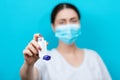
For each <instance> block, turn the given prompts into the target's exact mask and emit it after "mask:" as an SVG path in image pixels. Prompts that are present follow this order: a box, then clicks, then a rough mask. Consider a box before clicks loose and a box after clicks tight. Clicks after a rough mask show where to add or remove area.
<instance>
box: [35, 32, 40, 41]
mask: <svg viewBox="0 0 120 80" xmlns="http://www.w3.org/2000/svg"><path fill="white" fill-rule="evenodd" d="M38 37H42V35H41V34H39V33H37V34H34V37H33V40H35V41H37V40H38Z"/></svg>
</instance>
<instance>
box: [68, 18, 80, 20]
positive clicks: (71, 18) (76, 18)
mask: <svg viewBox="0 0 120 80" xmlns="http://www.w3.org/2000/svg"><path fill="white" fill-rule="evenodd" d="M73 19H78V18H77V17H72V18H70V20H73Z"/></svg>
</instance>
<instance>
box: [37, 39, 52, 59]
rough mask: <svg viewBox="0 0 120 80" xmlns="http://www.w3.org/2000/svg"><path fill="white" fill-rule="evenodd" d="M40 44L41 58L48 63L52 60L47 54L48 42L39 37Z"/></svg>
mask: <svg viewBox="0 0 120 80" xmlns="http://www.w3.org/2000/svg"><path fill="white" fill-rule="evenodd" d="M38 44H39V45H40V48H41V50H39V57H40V58H42V59H43V60H46V61H48V60H50V59H51V56H49V55H48V54H47V45H46V40H44V38H43V37H39V38H38Z"/></svg>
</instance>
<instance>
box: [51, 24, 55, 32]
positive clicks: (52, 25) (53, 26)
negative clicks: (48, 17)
mask: <svg viewBox="0 0 120 80" xmlns="http://www.w3.org/2000/svg"><path fill="white" fill-rule="evenodd" d="M51 27H52V30H53V32H55V25H54V24H51Z"/></svg>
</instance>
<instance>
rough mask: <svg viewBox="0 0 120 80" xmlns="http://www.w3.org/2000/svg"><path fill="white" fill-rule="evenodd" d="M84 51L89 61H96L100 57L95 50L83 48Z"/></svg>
mask: <svg viewBox="0 0 120 80" xmlns="http://www.w3.org/2000/svg"><path fill="white" fill-rule="evenodd" d="M84 53H85V57H86V58H87V60H89V61H98V60H99V59H101V57H100V55H99V53H98V52H97V51H95V50H92V49H86V48H85V49H84Z"/></svg>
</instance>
